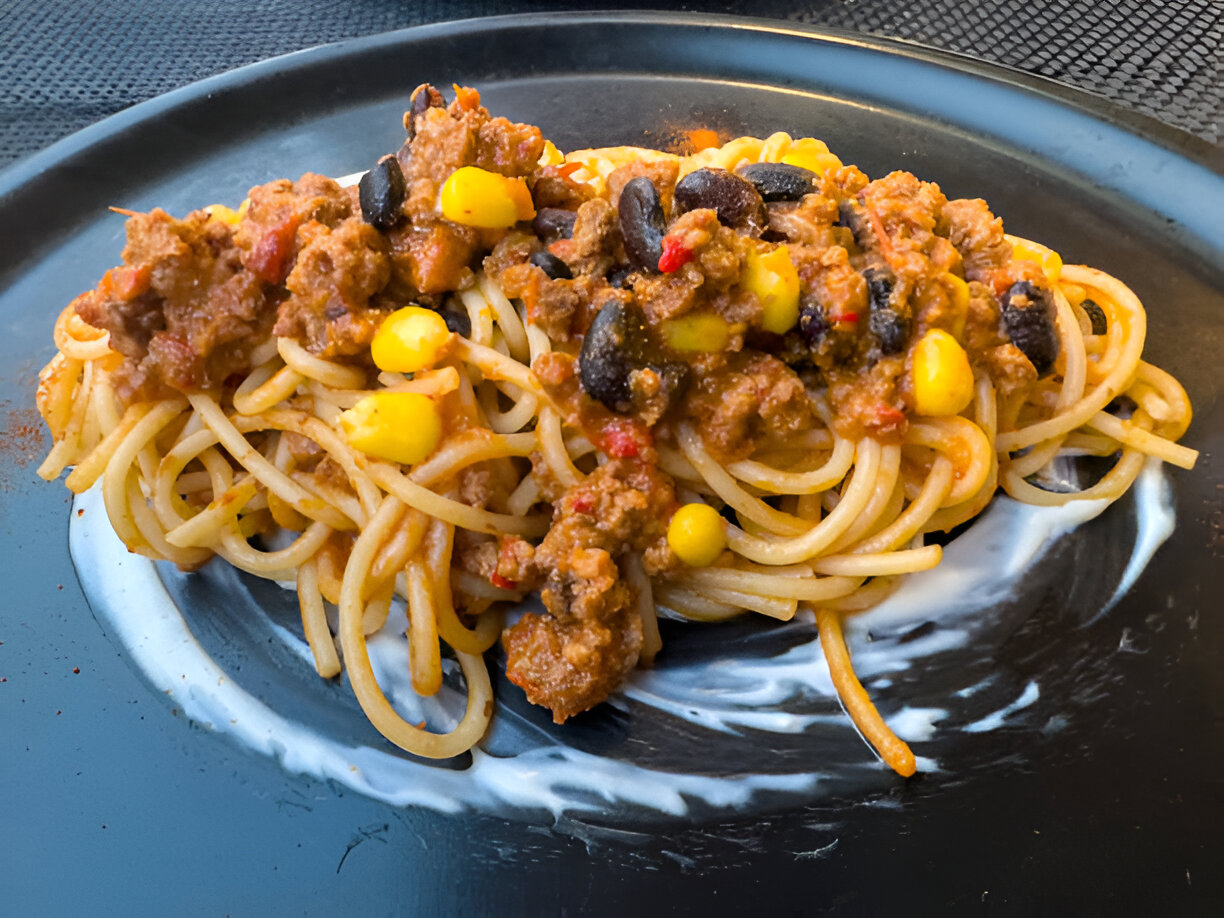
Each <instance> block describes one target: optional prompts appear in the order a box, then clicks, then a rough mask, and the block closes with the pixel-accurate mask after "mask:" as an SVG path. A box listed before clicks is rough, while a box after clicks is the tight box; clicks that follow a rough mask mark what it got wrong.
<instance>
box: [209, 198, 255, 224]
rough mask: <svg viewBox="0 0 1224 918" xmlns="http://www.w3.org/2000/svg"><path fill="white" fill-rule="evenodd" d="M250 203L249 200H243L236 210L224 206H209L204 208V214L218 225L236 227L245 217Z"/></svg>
mask: <svg viewBox="0 0 1224 918" xmlns="http://www.w3.org/2000/svg"><path fill="white" fill-rule="evenodd" d="M250 203H251V202H250V199H246V200H244V201H243V202H242V204H240V205H239V207H238V209H237V210H233V209H231V208H229V207H226V206H225V205H224V204H209V205H208V206H207V207H205V208H204V213H206V214H208V218H209V219H210V220H216V221H217V222H218V223H228V224H229V225H230V226H237V225H238V223H239V222H240V221H241V220H242V218H243V217H244V216H245V215H246V211H247V206H248V205H249V204H250Z"/></svg>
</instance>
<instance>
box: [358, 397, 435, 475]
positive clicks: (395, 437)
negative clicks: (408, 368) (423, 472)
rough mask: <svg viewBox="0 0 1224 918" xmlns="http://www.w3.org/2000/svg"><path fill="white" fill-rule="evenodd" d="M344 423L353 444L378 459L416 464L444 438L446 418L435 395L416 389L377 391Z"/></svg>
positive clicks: (403, 463) (359, 405)
mask: <svg viewBox="0 0 1224 918" xmlns="http://www.w3.org/2000/svg"><path fill="white" fill-rule="evenodd" d="M340 426H341V427H342V428H343V429H344V436H345V437H346V438H347V439H348V442H349V445H350V446H352V447H353V448H354V449H359V450H361V451H362V452H363V453H365V454H367V455H369V456H374V457H375V458H377V459H388V460H390V461H391V462H399V463H401V464H402V465H415V464H416V463H418V462H420V461H421V460H423V459H424V458H425V457H426V456H428V455H429V454H430V453H432V452H433V451H434V450H435V449H436V448H437V446H438V441H439V440H441V439H442V418H441V417H440V416H439V415H438V409H437V407H436V406H435V405H434V403H433V399H431V398H429V397H428V396H426V395H420V394H418V393H416V392H376V393H374V394H373V395H367V396H366V397H365V398H363V399H362V400H361V401H359V402H358V403H357V404H356V405H354V406H353V407H352V408H350V409H349V410H348V411H344V412H341V414H340Z"/></svg>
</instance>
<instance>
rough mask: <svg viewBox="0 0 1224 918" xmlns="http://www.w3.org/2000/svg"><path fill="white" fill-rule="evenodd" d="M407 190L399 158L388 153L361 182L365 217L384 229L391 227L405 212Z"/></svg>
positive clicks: (367, 221) (359, 186)
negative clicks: (401, 209)
mask: <svg viewBox="0 0 1224 918" xmlns="http://www.w3.org/2000/svg"><path fill="white" fill-rule="evenodd" d="M406 192H407V188H406V187H405V184H404V173H403V170H402V169H400V164H399V161H398V160H396V158H395V157H394V156H392V155H390V154H388V155H387V156H384V157H383V158H382V159H380V160H379V161H378V162H377V163H376V164H375V165H374V168H373V169H371V170H370V171H369V172H367V173H366V174H365V175H363V176H362V177H361V181H360V183H358V185H357V198H358V200H359V201H360V202H361V216H362V219H364V220H365V222H366V223H369V224H371V225H373V226H376V227H378V228H379V229H380V230H389V229H391V227H393V226H395V224H396V222H398V220H399V218H400V216H401V211H400V208H402V207H403V206H404V196H405V194H406Z"/></svg>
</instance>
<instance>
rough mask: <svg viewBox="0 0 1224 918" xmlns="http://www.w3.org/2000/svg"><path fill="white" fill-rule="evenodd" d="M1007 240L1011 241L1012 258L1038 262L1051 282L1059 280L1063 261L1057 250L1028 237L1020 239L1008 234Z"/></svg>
mask: <svg viewBox="0 0 1224 918" xmlns="http://www.w3.org/2000/svg"><path fill="white" fill-rule="evenodd" d="M1007 241H1008V242H1010V243H1011V247H1012V258H1023V259H1024V260H1025V261H1035V262H1037V264H1039V265H1040V266H1041V273H1042V274H1044V275H1045V276H1046V279H1047V280H1048V281H1049V282H1050V283H1052V284H1053V283H1057V282H1058V278H1059V276H1060V275H1061V274H1062V266H1063V261H1062V257H1061V256H1060V255H1059V254H1058V253H1057V252H1055V251H1054V250H1053V249H1048V248H1046V247H1045V246H1044V245H1041V244H1040V243H1036V242H1030V241H1029V240H1027V239H1020V238H1018V237H1016V236H1008V237H1007Z"/></svg>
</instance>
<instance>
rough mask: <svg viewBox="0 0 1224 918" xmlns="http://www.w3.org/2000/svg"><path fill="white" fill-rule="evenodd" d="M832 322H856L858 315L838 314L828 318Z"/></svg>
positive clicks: (850, 313)
mask: <svg viewBox="0 0 1224 918" xmlns="http://www.w3.org/2000/svg"><path fill="white" fill-rule="evenodd" d="M829 318H830V319H832V320H833V321H834V322H857V321H858V320H859V314H858V313H857V312H839V313H835V314H833V315H831V316H829Z"/></svg>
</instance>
